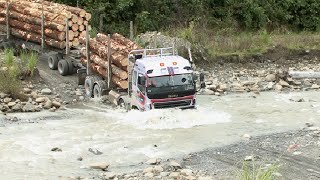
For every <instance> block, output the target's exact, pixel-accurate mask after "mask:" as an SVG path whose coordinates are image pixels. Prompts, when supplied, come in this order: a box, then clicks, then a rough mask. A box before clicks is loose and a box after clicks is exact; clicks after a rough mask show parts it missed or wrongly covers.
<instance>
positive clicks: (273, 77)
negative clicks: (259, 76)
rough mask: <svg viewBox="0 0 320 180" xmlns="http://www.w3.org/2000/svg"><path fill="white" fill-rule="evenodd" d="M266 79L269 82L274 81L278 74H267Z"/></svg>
mask: <svg viewBox="0 0 320 180" xmlns="http://www.w3.org/2000/svg"><path fill="white" fill-rule="evenodd" d="M265 80H266V81H267V82H274V81H276V75H275V74H269V75H267V76H266V77H265Z"/></svg>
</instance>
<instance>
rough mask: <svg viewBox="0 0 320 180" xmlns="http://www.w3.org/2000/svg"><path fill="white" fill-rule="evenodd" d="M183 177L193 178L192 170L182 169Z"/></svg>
mask: <svg viewBox="0 0 320 180" xmlns="http://www.w3.org/2000/svg"><path fill="white" fill-rule="evenodd" d="M181 175H183V176H191V175H193V172H192V170H190V169H182V170H181Z"/></svg>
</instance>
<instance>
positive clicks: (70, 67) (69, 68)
mask: <svg viewBox="0 0 320 180" xmlns="http://www.w3.org/2000/svg"><path fill="white" fill-rule="evenodd" d="M66 61H67V63H68V74H69V75H72V74H73V73H74V69H73V63H72V61H71V60H66Z"/></svg>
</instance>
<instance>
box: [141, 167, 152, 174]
mask: <svg viewBox="0 0 320 180" xmlns="http://www.w3.org/2000/svg"><path fill="white" fill-rule="evenodd" d="M150 172H153V168H152V167H148V168H146V169H144V170H143V173H150Z"/></svg>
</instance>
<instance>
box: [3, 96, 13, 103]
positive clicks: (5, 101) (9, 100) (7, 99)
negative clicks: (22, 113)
mask: <svg viewBox="0 0 320 180" xmlns="http://www.w3.org/2000/svg"><path fill="white" fill-rule="evenodd" d="M11 101H12V98H8V97H6V98H4V99H3V102H4V103H9V102H11Z"/></svg>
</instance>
